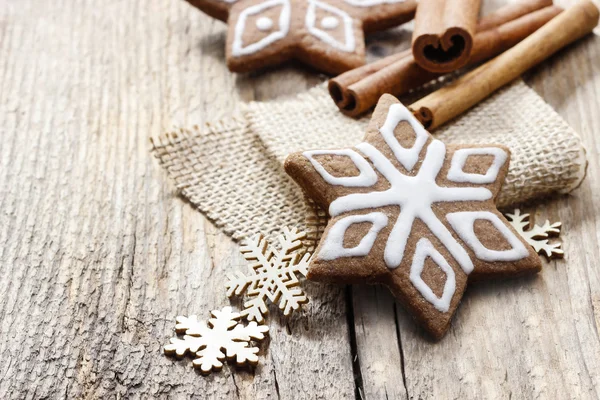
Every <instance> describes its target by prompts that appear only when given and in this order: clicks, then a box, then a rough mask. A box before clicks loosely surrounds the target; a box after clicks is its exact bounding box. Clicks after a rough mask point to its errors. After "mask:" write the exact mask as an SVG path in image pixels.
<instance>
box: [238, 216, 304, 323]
mask: <svg viewBox="0 0 600 400" xmlns="http://www.w3.org/2000/svg"><path fill="white" fill-rule="evenodd" d="M305 237H306V234H305V233H302V232H299V231H298V230H297V229H295V228H292V229H289V228H284V230H283V234H282V235H280V236H279V237H278V239H279V244H280V249H279V250H276V249H273V248H271V246H269V242H267V241H266V240H265V238H264V237H263V236H262V235H260V234H259V235H256V236H255V237H253V238H252V239H250V240H249V241H248V242H247V243H245V244H244V245H243V246H242V247H241V249H240V251H241V252H242V254H243V255H244V258H245V259H246V260H247V261H249V262H250V263H249V264H248V270H249V272H250V273H249V274H248V275H244V273H242V272H237V273H236V274H232V275H228V278H229V281H228V282H227V284H226V288H227V296H229V297H231V296H233V295H234V294H235V295H237V296H239V295H241V294H242V293H243V292H244V291H246V294H247V295H248V297H249V298H250V300H248V301H247V302H245V303H244V310H243V311H242V312H241V314H242V316H244V317H247V318H248V320H249V321H252V320H256V321H258V322H262V321H263V320H264V316H265V315H266V314H267V311H268V308H267V303H266V301H267V299H269V300H271V302H273V303H274V304H277V302H279V308H280V309H281V310H283V314H284V315H286V316H287V315H290V313H291V312H292V311H293V310H297V309H298V308H300V305H302V304H304V303H307V302H308V299H307V298H306V296H305V295H304V292H303V291H302V289H300V288H298V287H297V286H298V284H299V281H298V277H297V274H298V273H300V274H302V275H304V276H306V273H307V268H308V261H309V259H310V254H308V253H305V252H303V251H301V249H302V247H303V244H302V239H304V238H305ZM246 289H247V290H246Z"/></svg>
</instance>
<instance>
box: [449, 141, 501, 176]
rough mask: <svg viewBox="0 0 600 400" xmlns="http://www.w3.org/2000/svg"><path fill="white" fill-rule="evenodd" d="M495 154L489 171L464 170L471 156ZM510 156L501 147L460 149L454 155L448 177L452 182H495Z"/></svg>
mask: <svg viewBox="0 0 600 400" xmlns="http://www.w3.org/2000/svg"><path fill="white" fill-rule="evenodd" d="M485 155H490V156H494V161H493V162H492V165H491V166H490V168H489V169H488V170H487V172H486V173H485V174H484V175H482V174H473V173H467V172H464V171H463V168H464V167H465V163H466V162H467V159H468V158H469V156H485ZM507 158H508V155H507V154H506V151H504V150H503V149H501V148H499V147H485V148H472V149H460V150H457V151H455V152H454V156H453V157H452V163H451V164H450V170H449V171H448V179H449V180H451V181H452V182H465V183H478V184H485V183H493V182H494V181H495V180H496V178H497V177H498V172H500V168H502V166H503V165H504V163H505V162H506V160H507Z"/></svg>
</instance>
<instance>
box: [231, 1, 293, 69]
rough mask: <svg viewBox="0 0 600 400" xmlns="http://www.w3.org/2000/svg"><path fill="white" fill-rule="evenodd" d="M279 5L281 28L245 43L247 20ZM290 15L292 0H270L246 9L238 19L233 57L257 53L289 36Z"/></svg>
mask: <svg viewBox="0 0 600 400" xmlns="http://www.w3.org/2000/svg"><path fill="white" fill-rule="evenodd" d="M277 6H282V9H281V13H280V14H279V29H278V30H276V31H275V32H271V33H270V34H269V35H268V36H266V37H264V38H262V39H261V40H259V41H257V42H254V43H249V44H247V45H244V43H243V42H242V37H243V35H244V31H245V30H246V20H247V19H248V18H249V17H250V16H252V15H256V14H259V13H261V12H263V11H265V10H268V9H270V8H273V7H277ZM290 15H291V5H290V0H268V1H265V2H264V3H259V4H256V5H253V6H250V7H248V8H246V9H244V10H243V11H242V12H241V13H240V16H239V17H238V21H237V23H236V25H235V29H234V36H233V44H232V46H231V55H232V56H233V57H239V56H244V55H248V54H253V53H256V52H257V51H259V50H262V49H264V48H265V47H267V46H268V45H270V44H272V43H273V42H276V41H278V40H280V39H282V38H284V37H285V36H287V34H288V32H289V30H290V19H291V18H290ZM259 19H260V18H259ZM257 22H258V21H257ZM259 29H260V28H259Z"/></svg>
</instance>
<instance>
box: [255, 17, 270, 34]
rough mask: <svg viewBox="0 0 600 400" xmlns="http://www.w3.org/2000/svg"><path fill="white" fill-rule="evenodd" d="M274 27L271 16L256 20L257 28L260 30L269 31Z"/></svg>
mask: <svg viewBox="0 0 600 400" xmlns="http://www.w3.org/2000/svg"><path fill="white" fill-rule="evenodd" d="M272 27H273V20H272V19H271V18H269V17H260V18H259V19H257V20H256V28H257V29H258V30H259V31H263V32H264V31H268V30H270V29H271V28H272Z"/></svg>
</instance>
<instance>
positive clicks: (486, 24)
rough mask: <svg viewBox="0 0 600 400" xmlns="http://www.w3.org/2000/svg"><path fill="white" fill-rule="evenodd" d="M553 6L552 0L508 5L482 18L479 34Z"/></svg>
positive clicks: (479, 23) (530, 0)
mask: <svg viewBox="0 0 600 400" xmlns="http://www.w3.org/2000/svg"><path fill="white" fill-rule="evenodd" d="M552 4H553V3H552V0H528V1H520V2H518V3H513V4H509V5H506V6H504V7H502V8H499V9H498V10H496V11H495V12H493V13H491V14H489V15H486V16H484V17H481V19H480V20H479V22H478V23H477V32H482V31H487V30H488V29H492V28H496V27H498V26H500V25H502V24H505V23H507V22H510V21H512V20H514V19H517V18H519V17H522V16H523V15H526V14H529V13H532V12H534V11H537V10H540V9H542V8H546V7H550V6H551V5H552Z"/></svg>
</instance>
